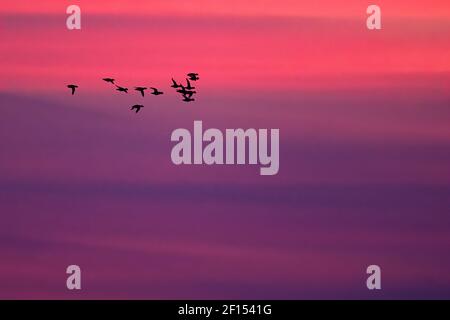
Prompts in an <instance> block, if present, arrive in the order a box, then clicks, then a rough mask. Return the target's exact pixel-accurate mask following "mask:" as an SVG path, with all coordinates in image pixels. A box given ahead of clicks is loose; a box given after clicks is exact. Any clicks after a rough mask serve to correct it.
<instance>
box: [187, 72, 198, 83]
mask: <svg viewBox="0 0 450 320" xmlns="http://www.w3.org/2000/svg"><path fill="white" fill-rule="evenodd" d="M187 76H188V77H189V79H190V80H192V81H197V80H198V79H200V78H199V77H198V73H195V72H191V73H188V74H187Z"/></svg>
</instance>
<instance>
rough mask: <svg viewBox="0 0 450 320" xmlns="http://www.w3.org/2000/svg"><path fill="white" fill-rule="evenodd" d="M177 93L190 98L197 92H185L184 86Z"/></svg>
mask: <svg viewBox="0 0 450 320" xmlns="http://www.w3.org/2000/svg"><path fill="white" fill-rule="evenodd" d="M177 92H179V93H181V94H182V95H183V96H189V98H190V97H192V95H193V94H194V93H197V91H192V90H186V88H185V87H184V86H183V87H182V89H179V90H177Z"/></svg>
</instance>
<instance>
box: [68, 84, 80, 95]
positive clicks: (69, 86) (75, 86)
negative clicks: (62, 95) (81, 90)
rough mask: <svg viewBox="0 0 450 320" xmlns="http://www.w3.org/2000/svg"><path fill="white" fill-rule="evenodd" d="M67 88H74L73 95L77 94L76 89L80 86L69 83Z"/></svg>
mask: <svg viewBox="0 0 450 320" xmlns="http://www.w3.org/2000/svg"><path fill="white" fill-rule="evenodd" d="M67 88H69V89H72V95H74V94H75V89H76V88H78V86H77V85H76V84H68V85H67Z"/></svg>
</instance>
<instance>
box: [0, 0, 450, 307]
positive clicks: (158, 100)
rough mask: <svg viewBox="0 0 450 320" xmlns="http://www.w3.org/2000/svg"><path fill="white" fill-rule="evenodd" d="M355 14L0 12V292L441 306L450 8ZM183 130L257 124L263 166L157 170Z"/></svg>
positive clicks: (449, 238)
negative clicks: (154, 91) (188, 83)
mask: <svg viewBox="0 0 450 320" xmlns="http://www.w3.org/2000/svg"><path fill="white" fill-rule="evenodd" d="M71 4H77V5H79V6H80V8H81V30H72V31H70V30H68V29H67V28H66V18H67V17H68V14H66V8H67V6H69V5H71ZM369 4H371V3H369V2H367V1H361V0H348V1H345V5H343V4H342V2H338V1H331V0H318V1H314V2H313V3H312V2H311V1H303V0H302V1H299V0H296V1H294V0H283V1H281V0H278V1H275V0H264V1H262V0H261V1H249V0H247V1H222V0H218V1H206V0H205V1H200V0H192V1H171V0H169V1H153V0H152V1H137V0H135V1H99V0H89V1H77V2H76V3H75V2H72V1H58V2H56V1H49V0H43V1H39V2H37V1H23V0H18V1H14V2H7V3H2V5H1V6H0V38H1V40H2V41H0V58H1V59H0V102H1V103H0V150H1V153H0V217H1V223H0V298H3V299H5V298H9V299H20V298H25V299H52V298H61V299H79V298H81V299H104V298H107V299H333V298H339V299H342V298H358V299H391V298H402V299H413V298H420V299H432V298H446V299H448V298H450V274H449V272H448V270H450V258H449V255H448V252H449V249H450V232H449V231H450V216H449V208H450V197H449V196H448V195H449V193H450V166H449V165H448V164H449V161H450V149H449V148H448V146H449V143H450V125H449V124H450V109H449V105H450V90H449V89H450V59H449V58H450V42H449V41H448V39H449V35H450V3H449V2H448V1H440V0H431V1H403V0H401V1H381V0H380V1H377V2H376V4H378V5H379V6H380V8H381V12H382V29H381V30H374V31H370V30H368V29H367V28H366V17H367V14H366V8H367V6H368V5H369ZM188 72H198V73H199V75H200V80H199V81H197V82H196V83H195V85H196V87H197V91H198V94H197V95H196V101H195V102H193V103H189V104H186V103H184V102H182V101H180V98H179V96H178V95H177V94H176V93H175V92H174V90H173V89H172V88H170V85H171V78H172V77H173V78H174V79H176V80H178V81H182V80H184V77H185V75H186V74H187V73H188ZM104 77H113V78H115V79H117V83H118V84H120V85H123V86H127V87H130V88H132V87H134V86H138V85H143V86H148V87H150V86H155V87H158V88H160V89H161V90H162V91H164V95H161V96H157V97H154V96H146V97H144V98H142V97H140V96H139V94H138V93H137V92H131V90H130V93H129V94H128V95H127V94H122V93H119V92H117V91H115V90H113V89H114V88H113V87H112V86H111V85H109V84H107V83H105V82H103V81H102V80H101V79H102V78H104ZM69 83H76V84H77V85H78V86H79V88H78V91H77V93H76V94H75V95H74V96H72V95H70V92H69V90H68V89H67V88H66V85H67V84H69ZM136 103H141V104H144V105H145V108H144V109H143V110H141V112H140V113H139V114H135V113H132V112H130V110H129V108H130V106H131V105H133V104H136ZM194 120H202V121H203V127H204V128H205V129H206V128H219V129H221V130H225V129H227V128H244V129H246V128H266V129H271V128H279V129H280V171H279V173H278V174H277V175H274V176H260V175H259V166H251V165H248V166H237V165H236V166H218V165H216V166H206V165H202V166H175V165H173V164H172V162H171V159H170V152H171V149H172V147H173V143H172V142H171V141H170V135H171V132H172V131H173V130H175V129H177V128H187V129H189V130H193V122H194ZM70 264H77V265H79V266H80V267H81V270H82V290H81V291H77V292H74V291H69V290H67V288H66V286H65V285H66V277H67V275H66V273H65V270H66V267H67V266H68V265H70ZM371 264H376V265H379V266H380V267H381V270H382V290H380V291H369V290H368V289H367V288H366V278H367V276H368V275H367V274H366V268H367V266H369V265H371Z"/></svg>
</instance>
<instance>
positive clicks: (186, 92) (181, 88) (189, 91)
mask: <svg viewBox="0 0 450 320" xmlns="http://www.w3.org/2000/svg"><path fill="white" fill-rule="evenodd" d="M187 76H188V78H186V85H183V84H181V83H177V82H176V81H175V80H174V79H173V78H172V85H171V87H172V88H174V89H177V92H178V93H180V94H181V95H182V97H183V100H182V101H184V102H191V101H195V99H194V98H192V96H193V95H194V94H196V93H197V91H194V89H195V87H193V86H192V85H191V81H197V80H199V79H200V78H199V77H198V73H194V72H191V73H188V74H187ZM102 80H103V81H105V82H108V83H111V84H113V85H114V86H116V90H117V91H119V92H125V93H128V88H125V87H121V86H118V85H117V84H116V83H115V81H116V80H115V79H112V78H103V79H102ZM67 88H69V89H71V91H72V95H74V94H75V91H76V89H77V88H78V86H77V85H76V84H69V85H67ZM147 89H149V88H147V87H134V90H136V91H138V92H140V93H141V95H142V97H144V96H145V93H144V92H145V90H147ZM150 89H152V90H153V91H152V92H151V94H153V95H155V96H159V95H160V94H164V92H162V91H159V90H158V89H157V88H154V87H150ZM143 107H144V106H143V105H141V104H135V105H134V106H132V107H131V110H136V113H138V112H139V110H141V109H142V108H143Z"/></svg>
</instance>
